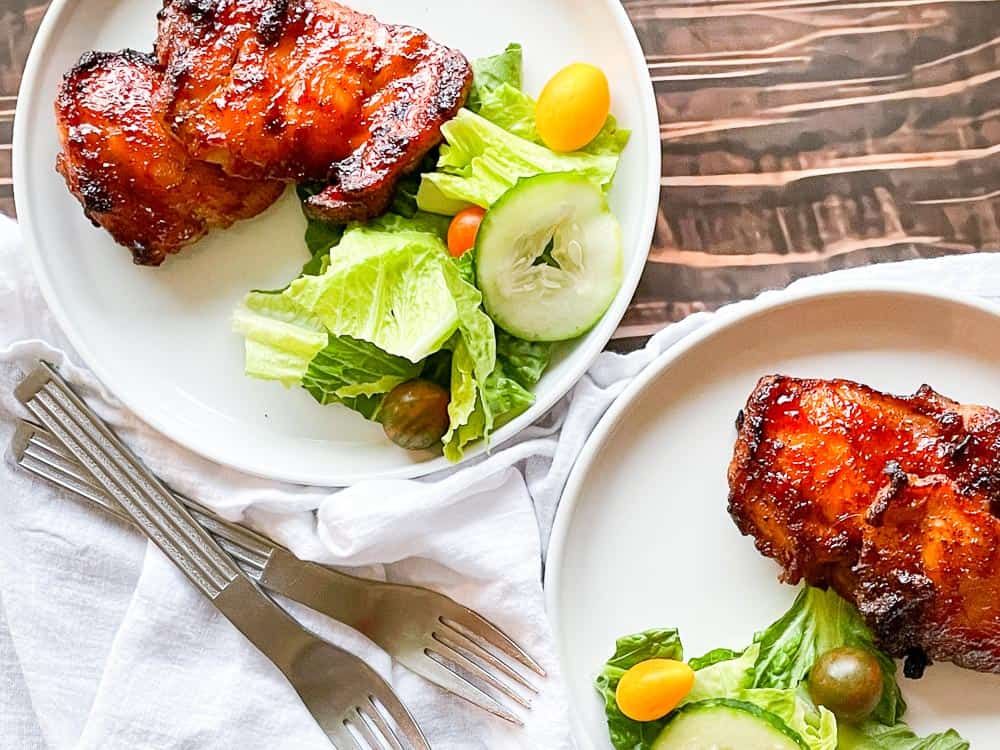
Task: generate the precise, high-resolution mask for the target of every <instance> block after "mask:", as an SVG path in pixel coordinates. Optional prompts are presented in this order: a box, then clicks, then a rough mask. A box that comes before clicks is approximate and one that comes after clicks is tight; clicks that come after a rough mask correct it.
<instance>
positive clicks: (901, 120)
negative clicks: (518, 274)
mask: <svg viewBox="0 0 1000 750" xmlns="http://www.w3.org/2000/svg"><path fill="white" fill-rule="evenodd" d="M578 1H579V2H581V3H584V2H586V0H578ZM624 4H625V7H626V8H627V9H628V12H629V13H630V15H631V17H632V19H633V21H634V23H635V26H636V29H637V31H638V33H639V37H640V39H641V41H642V44H643V47H644V49H645V51H646V57H647V60H648V62H649V70H650V74H651V76H652V78H653V81H654V83H655V87H656V96H657V101H658V104H659V110H660V121H661V123H662V125H661V136H662V144H663V179H662V188H661V189H662V200H661V203H660V213H659V218H658V221H657V231H656V237H655V240H654V243H653V247H652V248H651V250H650V255H649V262H648V264H647V267H646V271H645V274H644V275H643V278H642V282H641V284H640V286H639V290H638V292H637V294H636V297H635V300H634V302H633V304H632V306H631V307H630V309H629V312H628V314H627V315H626V317H625V320H624V321H623V323H622V326H621V328H620V329H619V332H618V336H617V338H618V339H619V340H620V341H619V343H618V344H617V345H616V346H617V347H629V346H630V345H635V343H637V342H639V341H641V340H643V339H644V338H645V337H647V336H648V335H649V334H651V333H652V332H654V331H656V330H657V329H659V328H660V327H662V326H663V325H664V324H666V323H667V322H669V321H674V320H679V319H681V318H683V317H684V316H685V315H688V314H689V313H691V312H694V311H698V310H706V309H714V308H716V307H719V306H720V305H723V304H725V303H727V302H731V301H733V300H738V299H744V298H747V297H752V296H755V295H756V294H758V293H759V292H761V291H763V290H764V289H769V288H776V287H781V286H784V285H786V284H788V283H789V282H791V281H793V280H794V279H796V278H798V277H801V276H805V275H808V274H815V273H822V272H824V271H830V270H834V269H839V268H847V267H855V266H861V265H865V264H869V263H877V262H881V261H892V260H903V259H908V258H918V257H933V256H938V255H945V254H949V253H968V252H974V251H976V250H991V251H995V250H1000V0H952V1H951V2H939V1H936V0H876V1H872V0H840V1H839V2H822V1H818V0H732V1H729V2H726V1H722V2H699V1H698V0H670V1H668V0H624ZM44 12H45V4H38V3H37V2H28V1H26V0H0V97H2V98H0V210H3V211H4V212H6V213H8V214H13V213H14V210H15V208H14V203H13V197H12V193H11V185H10V183H11V180H10V145H9V144H10V136H11V126H12V121H13V109H14V103H15V101H16V99H15V97H16V92H17V88H18V83H19V81H20V73H21V70H22V67H23V64H24V58H25V56H26V55H27V51H28V48H29V47H30V44H31V39H32V37H33V35H34V32H35V30H36V29H37V28H38V24H39V22H40V20H41V17H42V15H43V14H44Z"/></svg>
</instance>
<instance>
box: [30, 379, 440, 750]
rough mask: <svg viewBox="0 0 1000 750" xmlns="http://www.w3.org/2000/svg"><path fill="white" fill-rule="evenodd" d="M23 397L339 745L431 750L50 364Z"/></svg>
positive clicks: (361, 669) (391, 696)
mask: <svg viewBox="0 0 1000 750" xmlns="http://www.w3.org/2000/svg"><path fill="white" fill-rule="evenodd" d="M15 395H16V396H17V398H18V399H19V400H20V401H21V402H22V403H23V404H24V405H25V406H26V407H27V408H28V410H29V411H30V412H31V413H32V414H33V415H34V416H35V418H37V419H38V420H39V421H40V422H41V423H42V424H44V425H45V426H46V427H47V428H48V429H49V430H50V431H51V432H52V434H53V435H55V436H56V437H57V438H58V439H59V441H60V442H61V443H62V444H63V445H64V446H65V447H66V448H67V449H68V450H69V451H70V452H72V454H73V455H74V456H75V457H76V458H77V459H78V460H79V461H80V463H81V464H83V465H84V466H85V467H86V469H87V471H88V472H89V473H90V475H91V476H92V477H93V479H94V481H95V482H96V483H97V485H98V486H100V487H101V488H102V489H103V490H104V491H105V492H106V493H108V494H109V495H110V496H112V497H113V498H114V500H115V502H117V503H118V505H119V506H120V507H121V509H122V510H124V511H125V513H127V514H128V516H129V517H130V518H131V519H132V520H133V522H134V523H135V524H136V525H137V526H139V528H140V529H141V530H142V531H143V532H144V533H145V534H146V535H147V536H148V537H149V538H150V539H152V540H153V542H154V543H155V544H156V545H157V546H158V547H159V548H160V549H161V550H162V551H163V553H164V554H165V555H166V556H167V557H168V558H170V560H171V561H172V562H173V563H174V564H175V565H177V567H178V568H180V570H181V571H182V572H183V573H184V574H185V575H186V576H187V578H188V579H189V580H190V581H191V582H192V583H193V584H194V585H195V586H196V587H197V588H198V589H199V590H200V591H201V592H202V593H203V594H204V595H205V596H207V597H208V598H209V599H210V600H211V602H212V603H213V604H214V605H215V606H216V607H217V608H218V609H219V611H220V612H222V614H223V615H225V616H226V617H227V618H228V619H229V621H230V622H232V623H233V625H235V626H236V628H237V629H238V630H239V631H240V632H242V633H243V634H244V635H245V636H246V637H247V638H248V639H249V640H250V642H251V643H253V644H254V645H255V646H256V647H257V648H258V649H259V650H260V651H261V652H262V653H263V654H264V655H265V656H267V657H268V658H269V659H270V660H271V661H272V662H273V663H274V665H275V666H276V667H278V669H279V670H281V672H282V673H283V674H284V675H285V677H286V678H287V680H288V682H289V683H290V684H291V685H292V687H293V688H295V690H296V692H297V693H298V694H299V696H300V697H301V699H302V702H303V703H304V704H305V706H306V708H308V709H309V712H310V713H311V714H312V715H313V718H315V719H316V722H317V723H318V724H319V725H320V727H321V728H322V729H323V731H324V732H325V733H326V735H327V737H329V739H330V740H331V742H332V743H333V744H334V746H335V747H337V748H339V749H340V750H349V749H353V748H361V749H362V750H368V749H369V748H371V749H374V750H384V749H385V748H389V749H390V750H409V749H410V748H417V749H422V750H429V747H430V746H429V745H428V743H427V740H426V739H425V738H424V736H423V734H422V733H421V731H420V729H419V727H417V724H416V722H415V721H414V720H413V717H412V716H411V715H410V713H409V711H407V710H406V707H405V706H403V704H402V703H401V702H400V701H399V699H398V698H397V697H396V695H395V693H394V692H393V691H392V688H391V687H389V685H388V684H386V682H385V681H384V680H382V678H381V677H379V675H378V673H377V672H375V671H374V670H373V669H371V668H370V667H369V666H368V665H367V664H365V663H364V662H363V661H362V660H361V659H359V658H358V657H356V656H354V655H353V654H351V653H349V652H347V651H344V650H343V649H341V648H338V647H336V646H334V645H332V644H330V643H327V642H326V641H324V640H322V639H321V638H319V637H318V636H316V635H314V634H313V633H312V632H310V631H308V630H306V629H305V628H303V627H302V626H301V625H300V624H299V623H298V622H296V621H295V620H294V619H293V618H292V617H291V616H289V615H288V613H287V612H285V611H284V610H283V609H282V608H281V607H279V606H278V605H277V604H276V603H275V602H274V601H273V600H272V599H271V598H270V597H269V596H267V594H265V593H264V592H263V590H262V589H261V588H260V587H259V586H258V585H257V584H256V582H254V581H253V580H252V579H251V578H250V577H249V576H247V575H246V574H245V573H243V571H241V570H240V568H239V567H237V565H236V563H235V562H234V560H233V558H231V557H230V556H229V555H228V554H226V553H225V552H224V551H223V550H222V548H221V547H219V546H218V545H217V544H216V543H215V541H214V540H213V539H212V537H211V536H210V535H209V534H208V532H207V531H205V529H203V528H202V527H201V526H199V525H198V523H197V522H196V521H195V520H194V518H192V517H191V515H190V514H189V513H188V511H187V510H186V509H185V508H184V506H183V505H182V504H181V503H180V502H178V501H177V500H176V499H175V498H174V496H173V495H172V494H170V492H169V491H168V490H167V489H166V488H165V487H164V486H163V485H162V484H161V483H160V482H159V480H157V479H156V477H154V476H153V475H152V474H151V473H150V472H149V470H148V469H146V467H145V466H143V464H142V463H141V462H140V461H139V459H138V458H136V457H135V456H134V455H133V454H132V453H131V452H130V451H129V450H128V448H126V447H125V446H124V445H123V444H122V443H121V442H120V441H119V440H118V439H117V438H116V437H115V436H114V434H113V433H112V432H111V431H110V430H109V429H108V428H107V426H106V425H104V423H103V422H101V421H100V419H99V418H98V417H97V416H96V415H95V414H94V413H93V412H92V411H91V410H90V408H89V407H88V406H86V404H84V403H83V401H82V400H80V399H79V398H78V397H77V396H76V394H75V393H73V392H72V391H71V390H70V389H69V386H68V385H67V384H66V383H65V382H64V381H63V380H62V378H60V377H59V375H58V374H56V372H55V371H54V370H53V369H52V368H51V367H49V366H48V365H46V364H41V365H39V366H38V367H37V368H36V369H35V370H34V371H33V372H32V373H31V374H30V375H29V376H28V377H27V378H26V379H25V380H24V381H22V382H21V384H20V385H19V386H18V387H17V388H16V389H15Z"/></svg>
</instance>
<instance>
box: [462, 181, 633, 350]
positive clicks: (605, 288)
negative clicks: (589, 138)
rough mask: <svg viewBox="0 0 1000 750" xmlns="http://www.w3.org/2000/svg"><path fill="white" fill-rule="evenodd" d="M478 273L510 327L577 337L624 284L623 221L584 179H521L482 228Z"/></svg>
mask: <svg viewBox="0 0 1000 750" xmlns="http://www.w3.org/2000/svg"><path fill="white" fill-rule="evenodd" d="M550 243H551V250H550V251H549V252H548V253H546V249H547V248H548V247H549V245H550ZM476 274H477V276H476V278H477V279H478V281H479V288H480V290H481V291H482V293H483V304H484V305H485V306H486V311H487V312H488V313H489V314H490V317H492V318H493V320H494V321H495V322H496V324H497V325H499V326H500V327H501V328H503V329H504V330H506V331H508V332H509V333H512V334H514V335H515V336H518V337H520V338H522V339H526V340H528V341H564V340H566V339H572V338H576V337H577V336H579V335H581V334H583V333H586V332H587V331H589V330H590V329H591V328H593V327H594V324H595V323H597V321H598V320H600V318H601V316H602V315H604V313H605V311H606V310H607V309H608V306H609V305H610V304H611V302H612V300H613V299H614V298H615V295H616V294H617V293H618V289H619V287H620V286H621V281H622V241H621V230H620V228H619V227H618V221H617V220H616V219H615V217H614V215H613V214H612V213H611V212H610V211H609V210H608V206H607V203H606V201H605V200H604V194H603V193H602V192H601V190H600V189H599V188H598V187H596V186H595V185H594V184H593V183H591V182H590V181H589V180H587V179H586V178H584V177H580V176H578V175H574V174H543V175H538V176H537V177H529V178H528V179H524V180H520V181H519V182H518V183H517V184H516V185H515V186H514V187H512V188H511V189H510V190H508V191H507V192H506V193H504V194H503V196H502V197H501V198H500V199H499V200H498V201H497V202H496V203H494V204H493V206H492V207H491V208H490V210H489V211H488V212H487V213H486V216H485V218H484V219H483V223H482V224H481V225H480V227H479V234H478V235H477V239H476Z"/></svg>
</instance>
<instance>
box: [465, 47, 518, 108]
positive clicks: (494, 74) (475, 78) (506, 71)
mask: <svg viewBox="0 0 1000 750" xmlns="http://www.w3.org/2000/svg"><path fill="white" fill-rule="evenodd" d="M523 69H524V64H523V55H522V51H521V45H520V44H508V45H507V49H505V50H504V51H503V52H501V53H500V54H499V55H491V56H490V57H481V58H479V59H478V60H474V61H473V62H472V90H471V91H470V92H469V100H468V101H467V102H466V105H465V106H467V107H468V108H469V109H471V110H472V111H473V112H477V111H478V110H479V108H480V106H481V104H482V101H483V97H484V96H485V95H486V94H488V92H490V91H492V90H493V89H495V88H497V87H499V86H504V85H506V86H511V87H513V88H514V89H520V88H521V77H522V71H523Z"/></svg>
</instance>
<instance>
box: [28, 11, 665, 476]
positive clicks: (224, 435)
mask: <svg viewBox="0 0 1000 750" xmlns="http://www.w3.org/2000/svg"><path fill="white" fill-rule="evenodd" d="M350 4H351V5H352V6H353V7H355V8H357V9H358V10H362V11H368V12H371V13H375V14H376V15H377V16H378V17H379V18H381V19H382V20H383V21H386V22H390V23H408V24H412V25H415V26H419V27H421V28H423V29H424V30H426V31H427V32H428V33H430V34H431V35H432V36H433V37H434V38H435V39H437V40H439V41H441V42H443V43H446V44H449V45H452V46H455V47H457V48H459V49H461V50H462V51H463V52H465V53H466V55H467V56H469V57H470V58H473V57H478V56H481V55H487V54H493V53H495V52H499V51H500V50H502V49H503V48H504V47H505V46H506V45H507V43H508V42H511V41H517V42H521V43H522V44H523V45H524V51H525V79H526V80H525V84H526V88H527V90H528V91H529V92H532V93H536V94H537V92H538V91H539V90H540V88H541V86H542V84H543V83H544V82H545V80H546V78H547V77H548V76H549V75H550V74H552V73H553V72H555V71H556V70H557V69H558V68H560V67H562V66H563V65H566V64H568V63H570V62H573V61H575V60H586V61H588V62H592V63H595V64H597V65H600V66H601V67H602V68H604V70H605V71H606V72H607V74H608V77H609V79H610V82H611V87H612V92H613V98H614V103H613V107H614V112H615V114H616V115H617V116H618V118H619V121H620V122H621V123H622V125H623V126H625V127H629V128H631V129H632V131H633V140H632V142H631V143H630V145H629V147H628V149H627V150H626V151H625V154H624V157H623V159H622V163H621V170H620V172H619V174H618V177H617V179H616V182H615V188H614V190H613V192H612V195H611V204H612V207H613V209H614V211H615V213H616V214H617V215H618V218H619V220H620V221H621V224H622V230H623V237H624V240H625V252H626V271H625V280H624V283H623V285H622V289H621V292H620V293H619V295H618V297H617V298H616V300H615V302H614V304H613V305H612V307H611V309H610V310H609V311H608V313H607V315H606V316H605V318H604V320H603V321H602V322H601V323H600V324H599V325H598V326H597V328H595V329H594V330H593V331H591V332H590V333H589V334H588V335H587V336H586V337H585V338H583V339H582V340H580V341H579V342H578V343H576V344H575V345H574V346H573V347H572V348H570V349H568V350H567V351H566V352H564V353H563V355H562V356H561V357H560V358H559V360H558V361H557V362H556V364H555V366H553V367H552V368H551V369H550V371H549V372H548V373H547V374H546V375H545V377H544V378H543V380H542V382H541V383H539V385H538V387H537V397H538V398H537V403H536V404H535V406H534V408H532V409H530V410H529V411H528V412H527V413H526V414H524V415H523V416H522V417H521V418H519V419H517V420H514V421H513V422H512V423H511V424H509V425H507V426H505V427H504V428H503V429H501V430H500V431H499V433H498V434H497V435H496V436H495V437H494V440H493V445H494V446H496V445H498V444H499V443H500V442H502V441H503V440H504V439H506V438H509V437H511V436H512V435H514V434H515V433H516V432H517V431H518V430H520V429H521V428H522V427H524V426H526V425H527V424H528V423H530V422H531V421H533V420H535V419H537V418H538V417H539V416H541V414H542V413H543V412H544V411H545V410H546V409H548V408H549V407H550V406H552V404H553V403H555V402H556V401H557V400H558V399H559V398H560V397H561V396H562V395H563V394H564V393H566V392H567V391H568V390H569V388H570V386H571V385H572V384H573V383H574V382H575V381H576V380H577V379H578V378H579V377H580V376H581V375H582V374H583V373H584V371H585V370H586V368H587V367H588V366H589V364H590V363H591V362H592V361H593V359H594V357H595V356H596V355H597V354H598V353H599V352H600V350H601V349H602V348H603V347H604V345H605V344H606V343H607V341H608V339H609V338H610V337H611V334H612V332H613V331H614V329H615V327H616V325H617V324H618V321H619V320H620V319H621V316H622V315H623V314H624V312H625V308H626V306H627V305H628V302H629V300H630V298H631V296H632V294H633V292H634V291H635V288H636V286H637V285H638V282H639V275H640V274H641V272H642V267H643V264H644V261H645V258H646V254H647V252H648V249H649V245H650V241H651V239H652V233H653V224H654V222H655V218H656V207H657V202H658V199H659V175H660V146H659V126H658V123H657V117H656V103H655V100H654V98H653V90H652V85H651V83H650V81H649V75H648V73H647V71H646V65H645V61H644V59H643V55H642V50H641V49H640V47H639V43H638V41H637V39H636V37H635V32H634V31H633V29H632V26H631V24H630V23H629V21H628V17H627V16H626V14H625V11H624V10H623V8H622V6H621V3H620V2H619V0H591V2H589V3H588V4H587V10H586V12H581V10H580V5H579V1H578V0H547V2H544V3H540V2H538V0H507V1H506V2H504V3H503V4H502V5H503V12H499V13H478V12H473V11H472V10H470V8H469V4H468V2H466V1H465V0H435V1H434V2H432V3H414V2H412V0H351V2H350ZM159 6H160V3H159V2H158V0H55V2H54V3H53V4H52V6H51V8H50V9H49V11H48V12H47V14H46V16H45V20H44V22H43V24H42V28H41V29H40V30H39V33H38V36H37V39H36V41H35V45H34V48H33V49H32V52H31V57H30V60H29V61H28V66H27V70H26V71H25V74H24V81H23V85H22V87H21V95H20V97H19V100H18V108H17V118H16V126H15V133H14V186H15V196H16V199H17V207H18V213H19V216H20V221H21V225H22V227H23V229H24V235H25V240H26V244H27V248H28V251H29V253H30V254H31V257H32V263H33V267H34V270H35V273H36V275H37V276H38V279H39V281H40V283H41V287H42V291H43V293H44V295H45V299H46V301H47V302H48V304H49V306H50V307H51V308H52V310H53V311H54V312H55V314H56V316H57V317H58V319H59V322H60V324H61V325H62V327H63V328H64V330H65V331H66V333H67V334H68V335H69V337H70V339H71V341H72V342H73V344H74V346H75V347H76V349H77V351H79V353H80V355H81V356H82V357H83V359H84V360H85V361H86V363H87V365H88V366H89V367H90V368H91V369H93V370H94V371H95V372H96V373H97V375H98V376H99V377H100V378H101V380H103V381H104V383H105V384H106V385H107V386H108V387H109V388H110V389H111V390H112V391H113V392H114V393H115V394H116V395H117V396H118V397H119V398H120V399H121V400H122V401H123V402H125V403H126V404H127V405H128V406H129V407H131V408H132V409H133V410H134V411H135V412H136V413H138V414H139V415H140V416H141V417H142V418H143V419H145V420H146V421H147V422H149V423H150V424H152V425H153V426H154V427H156V428H157V429H159V430H160V431H162V432H164V433H165V434H166V435H168V436H169V437H171V438H173V439H174V440H176V441H178V442H180V443H183V444H184V445H186V446H188V447H189V448H192V449H193V450H195V451H197V452H199V453H201V454H203V455H205V456H207V457H209V458H211V459H213V460H216V461H219V462H221V463H225V464H229V465H230V466H234V467H236V468H239V469H243V470H245V471H248V472H252V473H255V474H261V475H264V476H269V477H273V478H276V479H287V480H292V481H298V482H305V483H310V484H327V485H338V484H344V483H347V482H349V481H355V480H358V479H361V478H365V477H375V476H383V477H386V476H397V477H401V476H416V475H419V474H425V473H428V472H430V471H434V470H436V469H440V468H443V467H444V466H446V465H447V464H446V463H445V461H444V459H443V458H440V457H439V456H436V455H434V454H413V453H408V452H406V451H403V450H401V449H398V448H396V447H394V446H393V445H391V444H390V443H389V442H388V441H387V440H386V439H385V437H384V436H383V435H382V431H381V429H380V428H379V427H378V426H377V425H374V424H371V423H366V422H365V421H364V420H362V419H361V418H360V417H358V416H357V415H356V414H354V413H352V412H350V411H348V410H346V409H341V408H334V407H326V408H323V407H320V406H319V405H318V404H316V403H315V402H313V401H312V399H311V398H310V397H309V395H308V394H307V393H306V392H305V391H303V390H301V389H296V390H294V391H285V390H284V389H282V388H281V386H279V385H276V384H274V383H265V382H260V381H253V380H250V379H248V378H246V377H244V376H243V366H242V343H241V340H240V338H239V337H238V336H236V335H234V334H232V333H231V332H230V324H229V317H230V313H231V311H232V309H233V307H234V306H235V305H236V304H237V303H238V302H239V300H240V299H242V297H243V295H244V294H245V293H246V292H247V291H248V290H250V289H270V288H275V287H277V286H282V285H284V284H285V283H286V282H287V281H288V280H289V279H291V278H292V277H294V276H295V275H296V273H297V272H298V269H299V268H300V267H301V264H302V262H303V260H304V259H305V257H307V253H306V250H305V245H304V243H303V240H302V232H303V228H304V225H305V224H304V220H303V219H302V216H301V213H300V211H299V208H298V206H297V204H296V201H295V200H294V197H293V196H292V195H291V194H286V196H285V198H284V200H282V201H280V202H279V204H278V205H276V206H274V207H273V208H271V209H270V210H269V211H267V212H266V213H265V214H264V215H262V216H260V217H258V218H256V219H254V220H251V221H248V222H243V223H242V224H240V225H238V226H237V227H234V228H233V229H231V230H228V231H224V232H215V233H213V235H212V236H210V237H209V238H208V239H206V240H205V241H203V242H202V243H201V244H200V245H199V247H197V248H195V249H193V250H189V251H187V252H185V253H184V254H183V255H182V256H180V257H178V258H173V259H171V260H169V261H168V262H167V263H166V264H165V265H164V267H162V268H161V269H159V270H153V269H149V268H139V267H135V266H133V265H132V264H131V262H130V259H129V253H128V251H127V250H125V249H123V248H121V247H118V246H116V245H115V244H114V243H113V242H112V240H111V238H110V237H109V236H108V235H107V234H106V233H104V232H103V231H101V230H98V229H95V228H94V227H92V226H91V225H90V224H89V222H88V221H87V220H86V219H85V218H84V216H83V212H82V210H81V208H80V205H79V204H78V203H77V202H76V200H75V199H74V198H73V197H72V196H71V195H70V194H69V193H68V192H67V190H66V187H65V185H64V184H63V181H62V178H61V177H60V176H59V175H57V174H56V172H55V169H54V168H53V165H54V163H55V157H56V152H57V150H58V140H57V135H56V128H55V122H54V118H53V114H52V103H53V101H54V99H55V94H56V89H57V86H58V84H59V80H60V78H61V76H62V74H63V73H64V72H65V71H66V70H68V69H69V68H70V67H71V66H72V65H73V64H74V62H75V61H76V59H77V57H78V56H79V55H80V53H82V52H83V51H85V50H89V49H118V48H120V47H124V46H130V47H136V48H139V49H147V50H148V49H150V48H151V46H152V42H153V38H154V36H155V15H156V11H157V9H158V7H159ZM290 192H291V191H289V193H290ZM481 450H482V447H480V448H478V449H476V450H473V451H471V452H470V453H471V454H472V455H474V454H476V453H477V452H480V451H481Z"/></svg>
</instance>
